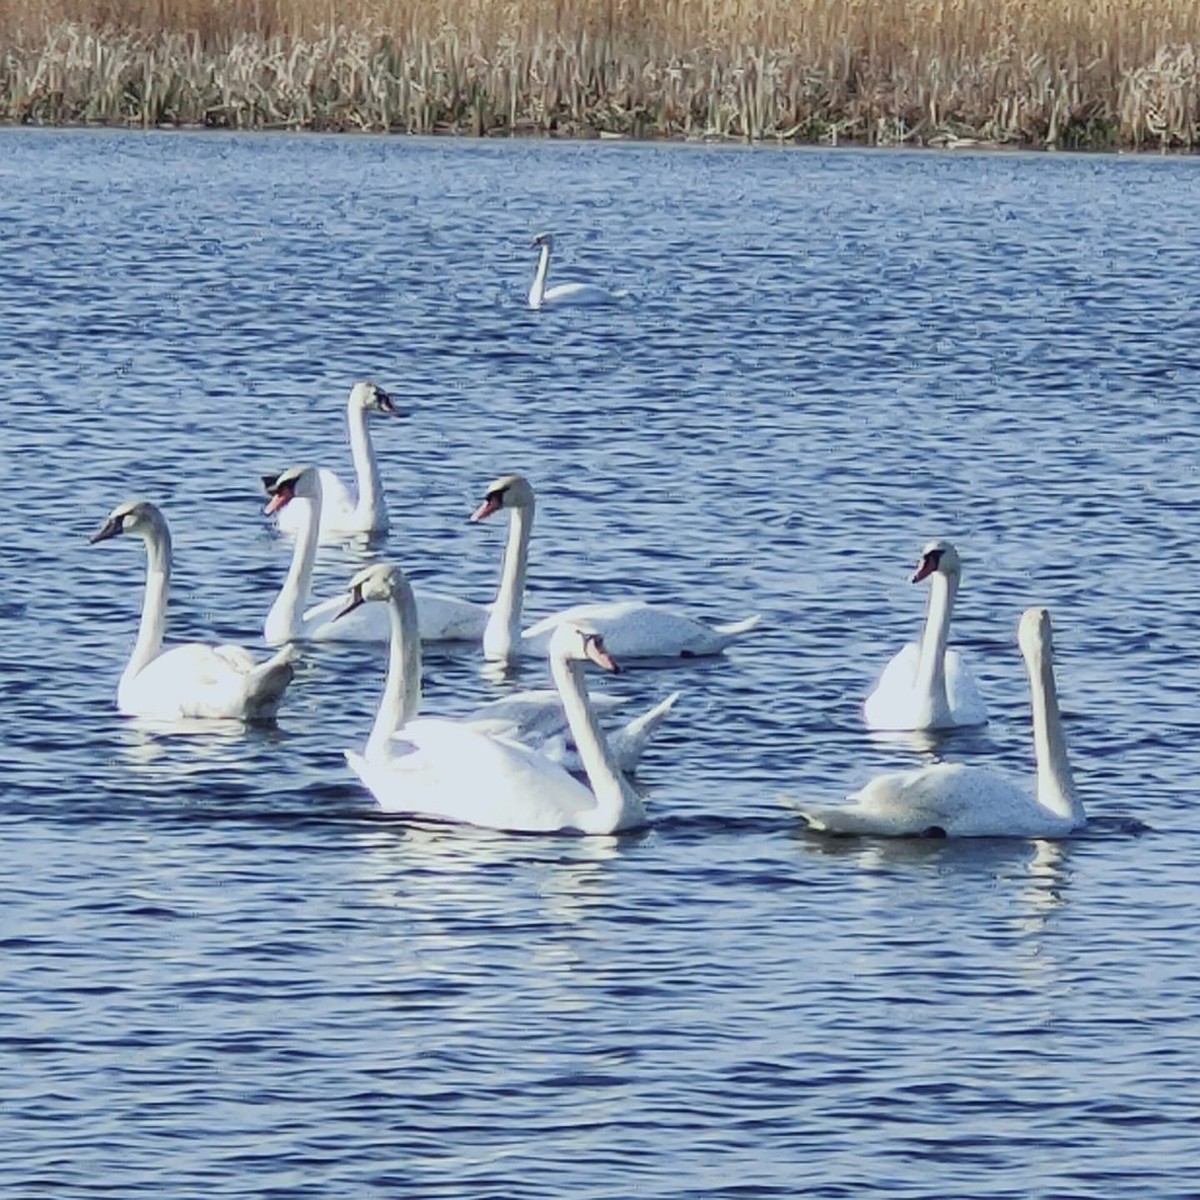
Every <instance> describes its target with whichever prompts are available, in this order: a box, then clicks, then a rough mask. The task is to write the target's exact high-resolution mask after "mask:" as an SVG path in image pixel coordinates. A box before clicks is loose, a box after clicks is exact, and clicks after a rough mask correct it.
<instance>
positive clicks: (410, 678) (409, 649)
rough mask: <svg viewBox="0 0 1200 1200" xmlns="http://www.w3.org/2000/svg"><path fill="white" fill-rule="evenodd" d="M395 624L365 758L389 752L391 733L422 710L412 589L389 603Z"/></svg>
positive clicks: (399, 592)
mask: <svg viewBox="0 0 1200 1200" xmlns="http://www.w3.org/2000/svg"><path fill="white" fill-rule="evenodd" d="M388 616H389V618H390V620H391V624H392V641H391V648H390V650H389V652H388V670H387V683H386V684H385V685H384V688H383V699H382V700H381V701H380V702H379V711H378V712H377V713H376V714H375V724H374V725H373V726H372V727H371V736H370V738H369V739H368V740H367V749H366V757H367V758H373V757H382V756H384V755H385V754H386V753H387V746H388V741H389V739H390V738H391V736H392V734H393V733H395V732H396V730H398V729H402V728H403V727H404V726H405V725H406V724H407V723H408V722H409V721H411V720H412V719H413V717H415V716H416V715H417V713H418V712H419V711H420V708H421V638H420V635H419V633H418V632H417V602H416V600H415V599H414V598H413V594H412V589H411V588H408V587H400V588H397V589H396V590H395V592H394V593H393V595H392V598H391V600H389V601H388Z"/></svg>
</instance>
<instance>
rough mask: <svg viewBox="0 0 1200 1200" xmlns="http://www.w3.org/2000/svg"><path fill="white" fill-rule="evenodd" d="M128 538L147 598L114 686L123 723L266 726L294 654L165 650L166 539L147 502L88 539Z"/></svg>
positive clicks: (194, 645) (201, 647) (126, 509)
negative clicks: (207, 721)
mask: <svg viewBox="0 0 1200 1200" xmlns="http://www.w3.org/2000/svg"><path fill="white" fill-rule="evenodd" d="M123 533H131V534H133V535H134V536H136V537H140V538H141V539H142V541H143V542H145V543H146V594H145V598H144V600H143V603H142V619H141V624H140V625H139V626H138V636H137V643H136V645H135V646H134V648H133V654H132V655H131V656H130V659H129V665H128V666H127V667H126V668H125V670H124V672H123V673H122V675H121V682H120V683H119V684H118V686H117V707H118V709H120V711H121V712H123V713H125V714H127V715H128V716H135V717H156V718H159V719H162V720H167V721H177V720H183V719H186V718H191V717H203V718H216V719H226V720H238V721H270V720H272V719H273V718H274V716H275V713H276V711H277V709H278V708H279V702H280V700H281V698H282V697H283V693H284V692H285V691H286V690H287V686H288V684H289V683H290V682H291V681H292V675H293V669H292V665H291V660H292V659H293V658H294V657H295V650H294V649H293V648H292V647H290V646H289V647H285V648H284V649H283V650H281V651H279V652H278V653H277V654H275V655H273V656H272V657H270V658H268V659H267V660H266V661H265V662H261V663H256V662H255V661H254V659H253V658H252V657H251V656H250V654H249V652H248V651H246V650H244V649H243V648H242V647H241V646H209V645H205V644H203V643H200V642H187V643H185V644H183V645H181V646H173V647H172V648H171V649H170V650H163V648H162V641H163V633H164V632H165V630H166V623H167V597H168V595H169V593H170V588H171V532H170V530H169V529H168V528H167V522H166V518H165V517H164V516H163V515H162V513H161V512H160V511H159V510H158V509H157V508H156V507H155V506H154V505H153V504H151V503H150V502H149V501H148V500H130V501H128V502H127V503H125V504H120V505H118V506H117V507H116V508H114V509H113V511H112V512H111V513H110V514H109V517H108V520H107V521H106V522H105V523H104V524H103V525H102V526H101V527H100V528H99V529H98V530H97V531H96V532H95V533H94V534H92V537H91V541H92V542H93V544H94V543H96V542H103V541H106V540H107V539H108V538H114V537H117V536H118V535H119V534H123Z"/></svg>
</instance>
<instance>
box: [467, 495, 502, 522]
mask: <svg viewBox="0 0 1200 1200" xmlns="http://www.w3.org/2000/svg"><path fill="white" fill-rule="evenodd" d="M499 507H500V497H499V496H489V497H488V498H487V499H486V500H485V501H484V502H483V503H482V504H481V505H480V506H479V507H478V508H477V509H476V510H475V511H474V512H473V513H472V514H471V520H472V521H482V520H483V519H484V517H490V516H491V515H492V513H494V512H495V511H496V509H498V508H499Z"/></svg>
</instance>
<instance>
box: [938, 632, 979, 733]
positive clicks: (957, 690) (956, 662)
mask: <svg viewBox="0 0 1200 1200" xmlns="http://www.w3.org/2000/svg"><path fill="white" fill-rule="evenodd" d="M946 699H947V700H948V701H949V703H950V712H951V713H952V714H953V716H954V723H955V724H956V725H986V724H987V719H988V715H987V705H986V704H984V702H983V696H982V695H981V694H980V692H979V685H978V684H977V683H976V682H975V676H974V674H973V673H972V671H971V668H970V666H969V665H968V664H967V660H966V656H965V655H963V654H961V653H959V651H957V650H954V649H948V650H947V651H946Z"/></svg>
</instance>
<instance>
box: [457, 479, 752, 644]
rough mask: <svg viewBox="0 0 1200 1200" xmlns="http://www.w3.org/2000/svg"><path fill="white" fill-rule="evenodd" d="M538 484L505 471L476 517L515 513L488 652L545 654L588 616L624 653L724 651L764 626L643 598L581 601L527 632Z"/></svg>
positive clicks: (488, 633) (490, 625) (485, 639)
mask: <svg viewBox="0 0 1200 1200" xmlns="http://www.w3.org/2000/svg"><path fill="white" fill-rule="evenodd" d="M534 507H535V501H534V493H533V488H532V487H531V486H530V484H529V481H528V480H527V479H526V478H525V477H524V476H523V475H502V476H501V477H500V478H499V479H495V480H493V481H492V483H490V484H489V485H488V489H487V494H486V495H485V497H484V499H483V502H482V503H481V504H480V505H479V507H478V508H477V509H476V510H475V511H474V512H473V513H472V514H471V520H472V521H482V520H484V519H485V518H487V517H489V516H491V514H492V513H494V512H498V511H499V510H500V509H502V508H503V509H507V510H508V511H509V530H508V541H507V543H506V545H505V548H504V563H503V566H502V568H501V573H500V586H499V589H498V590H497V592H496V599H495V601H494V602H493V604H492V610H491V616H490V618H489V619H488V623H487V628H486V629H485V630H484V632H483V652H484V655H485V657H487V658H489V659H492V660H496V661H500V662H512V661H514V660H515V659H516V658H518V657H519V656H520V655H522V654H545V653H547V652H548V650H549V646H550V641H551V638H552V637H553V634H554V631H555V629H556V628H557V627H558V625H560V624H561V623H562V622H564V621H584V622H587V624H588V625H589V626H590V627H591V628H594V629H595V630H596V631H597V632H599V633H601V634H602V635H603V636H604V644H605V645H606V646H607V647H608V648H609V652H610V653H611V654H613V655H615V656H616V657H617V658H679V657H684V658H691V657H695V656H700V655H708V654H720V652H721V651H722V650H724V649H725V647H726V646H728V645H729V643H730V642H732V641H734V640H735V639H736V638H737V637H738V636H739V635H741V634H743V633H745V632H746V631H747V630H749V629H752V628H753V627H754V626H755V625H757V624H758V620H759V618H758V615H757V614H755V615H754V616H751V617H747V618H746V619H745V620H742V621H736V622H733V623H731V624H728V625H715V626H714V625H705V624H704V623H703V622H702V621H697V620H696V619H695V618H694V617H689V616H686V615H685V614H683V613H677V612H675V611H673V610H672V609H669V608H661V607H659V606H658V605H654V604H647V603H646V602H645V601H643V600H616V601H611V602H607V603H601V602H597V603H590V604H579V605H576V606H575V607H574V608H569V609H567V610H566V611H564V612H560V613H555V614H554V615H553V616H549V617H546V618H544V619H543V620H541V621H538V622H537V624H535V625H532V626H530V628H529V629H527V630H525V632H524V633H522V632H521V612H522V606H523V604H524V598H525V574H526V569H527V567H528V562H529V538H530V535H531V533H532V531H533V513H534Z"/></svg>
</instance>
